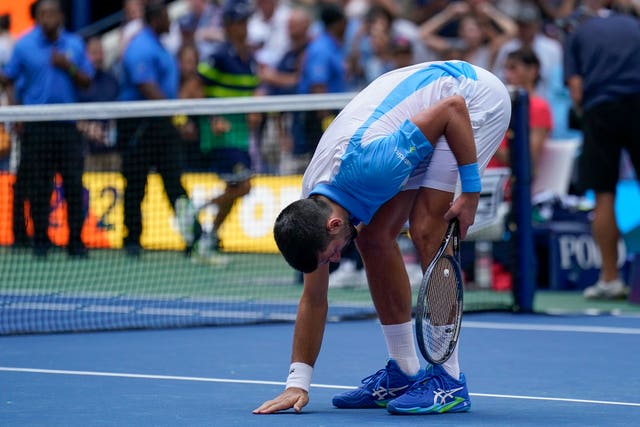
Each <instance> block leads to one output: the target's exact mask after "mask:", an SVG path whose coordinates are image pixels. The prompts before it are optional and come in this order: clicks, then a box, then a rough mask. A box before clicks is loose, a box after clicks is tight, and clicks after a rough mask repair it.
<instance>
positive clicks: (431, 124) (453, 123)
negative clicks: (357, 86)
mask: <svg viewBox="0 0 640 427" xmlns="http://www.w3.org/2000/svg"><path fill="white" fill-rule="evenodd" d="M411 121H412V122H413V123H414V124H415V125H416V126H417V127H418V128H419V129H420V130H421V131H422V133H423V134H424V136H425V137H426V138H427V139H428V140H429V141H431V142H432V143H433V144H435V143H436V141H437V140H438V139H439V138H440V137H441V136H444V137H445V138H446V139H447V142H448V144H449V147H450V148H451V151H452V152H453V155H454V156H455V158H456V161H457V162H458V167H459V168H460V167H465V166H468V167H469V168H472V169H473V167H474V166H473V165H474V164H475V167H476V168H477V161H478V157H477V153H476V143H475V139H474V136H473V129H472V128H471V119H470V118H469V111H468V110H467V105H466V103H465V101H464V98H463V97H461V96H459V95H454V96H451V97H448V98H445V99H443V100H441V101H439V102H437V103H436V104H434V105H432V106H431V107H429V108H427V109H425V110H423V111H421V112H420V113H418V114H416V115H415V116H413V117H412V118H411ZM461 174H462V171H461ZM478 179H479V175H478ZM466 190H467V189H466V188H465V185H464V182H463V188H462V194H461V195H460V196H459V197H458V198H457V199H456V200H455V201H454V202H453V204H452V205H451V208H450V209H449V210H448V211H447V212H446V214H445V219H446V220H450V219H451V218H454V217H457V218H458V220H459V221H460V235H461V237H462V238H464V237H465V236H466V234H467V229H468V228H469V227H470V226H471V225H472V224H473V222H474V220H475V215H476V210H477V209H478V200H479V198H480V190H479V189H478V190H477V191H475V188H474V189H473V190H474V191H466Z"/></svg>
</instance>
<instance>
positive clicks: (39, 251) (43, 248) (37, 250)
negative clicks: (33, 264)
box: [33, 244, 49, 259]
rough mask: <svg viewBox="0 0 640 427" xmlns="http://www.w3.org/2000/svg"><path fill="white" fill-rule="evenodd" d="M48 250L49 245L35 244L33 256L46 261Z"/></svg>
mask: <svg viewBox="0 0 640 427" xmlns="http://www.w3.org/2000/svg"><path fill="white" fill-rule="evenodd" d="M48 250H49V245H43V244H35V245H33V256H34V257H35V258H38V259H45V258H46V257H47V251H48Z"/></svg>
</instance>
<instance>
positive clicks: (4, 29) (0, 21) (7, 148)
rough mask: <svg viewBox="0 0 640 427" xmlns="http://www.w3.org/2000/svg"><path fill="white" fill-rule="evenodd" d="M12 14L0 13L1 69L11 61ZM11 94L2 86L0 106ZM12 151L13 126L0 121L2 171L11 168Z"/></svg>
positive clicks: (0, 162)
mask: <svg viewBox="0 0 640 427" xmlns="http://www.w3.org/2000/svg"><path fill="white" fill-rule="evenodd" d="M10 26H11V16H10V15H9V14H5V15H0V70H1V69H2V67H4V65H5V64H6V63H7V62H9V58H10V57H11V52H12V51H13V37H11V33H9V28H10ZM9 97H10V94H9V93H8V92H7V91H6V90H5V88H4V87H2V86H0V106H3V105H8V104H9V101H10V100H9ZM10 152H11V127H10V124H9V123H0V171H2V170H8V169H9V154H10Z"/></svg>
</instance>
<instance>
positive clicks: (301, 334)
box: [253, 264, 329, 414]
mask: <svg viewBox="0 0 640 427" xmlns="http://www.w3.org/2000/svg"><path fill="white" fill-rule="evenodd" d="M328 288H329V266H328V264H327V265H321V266H320V267H318V269H317V270H316V271H314V272H313V273H309V274H305V275H304V289H303V291H302V296H301V297H300V302H299V303H298V315H297V317H296V325H295V328H294V332H293V350H292V353H291V362H292V364H293V363H296V362H297V363H303V364H305V365H308V366H310V367H313V365H314V364H315V363H316V359H317V357H318V354H319V353H320V347H321V345H322V336H323V335H324V327H325V323H326V319H327V309H328V303H327V291H328ZM291 378H292V375H291V374H290V375H289V379H288V381H287V383H288V387H287V388H286V389H285V391H284V392H282V393H281V394H280V395H278V396H277V397H276V398H275V399H273V400H268V401H266V402H264V403H263V404H262V405H260V407H258V408H256V409H254V410H253V413H254V414H271V413H274V412H277V411H284V410H287V409H290V408H293V409H294V410H295V411H296V412H300V411H301V410H302V408H303V407H304V406H306V404H307V403H308V402H309V393H308V390H305V389H304V388H300V387H295V386H289V383H290V382H291V381H290V380H291ZM310 380H311V379H310V378H306V381H310ZM303 382H305V381H304V380H303ZM306 388H307V389H308V386H306Z"/></svg>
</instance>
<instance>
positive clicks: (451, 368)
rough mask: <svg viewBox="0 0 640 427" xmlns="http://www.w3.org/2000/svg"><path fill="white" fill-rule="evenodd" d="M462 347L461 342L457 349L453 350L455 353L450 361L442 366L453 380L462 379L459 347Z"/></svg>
mask: <svg viewBox="0 0 640 427" xmlns="http://www.w3.org/2000/svg"><path fill="white" fill-rule="evenodd" d="M459 346H460V341H458V342H457V343H456V348H454V349H453V353H451V356H450V357H449V360H447V361H446V362H444V363H443V364H442V368H443V369H444V370H445V371H447V374H449V375H451V376H452V377H453V378H455V379H456V380H457V379H460V363H459V362H458V347H459Z"/></svg>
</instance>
